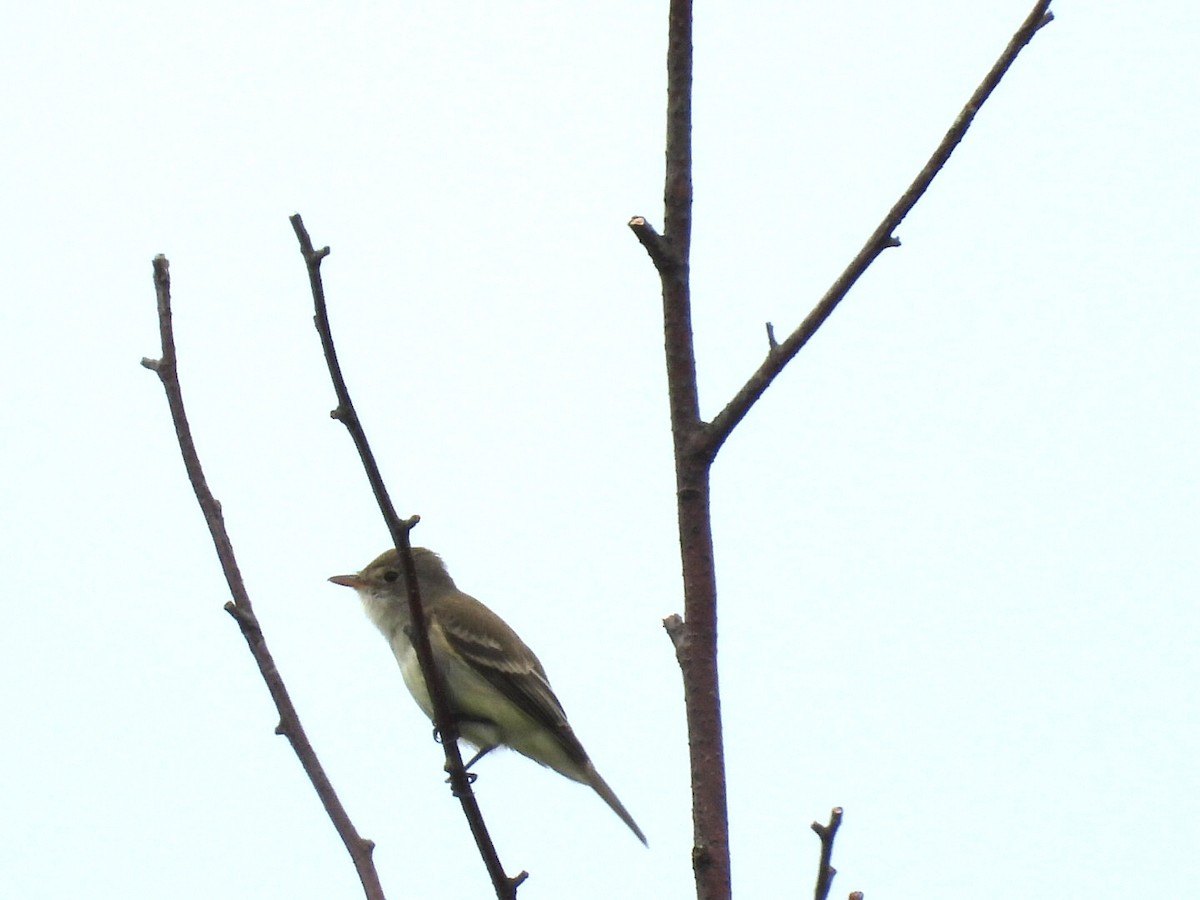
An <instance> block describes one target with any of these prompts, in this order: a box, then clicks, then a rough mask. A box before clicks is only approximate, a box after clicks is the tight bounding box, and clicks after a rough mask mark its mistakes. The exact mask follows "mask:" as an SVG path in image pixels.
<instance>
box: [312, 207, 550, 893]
mask: <svg viewBox="0 0 1200 900" xmlns="http://www.w3.org/2000/svg"><path fill="white" fill-rule="evenodd" d="M290 221H291V223H292V228H293V229H294V230H295V232H296V238H297V240H299V242H300V252H301V253H302V254H303V256H304V264H305V266H306V267H307V269H308V280H309V285H310V286H311V288H312V295H313V303H314V308H315V315H314V317H313V321H314V323H315V324H316V327H317V333H318V334H319V335H320V336H321V347H322V349H323V350H324V352H325V362H326V365H327V366H328V367H329V376H330V378H331V379H332V380H333V388H334V392H335V393H336V394H337V400H338V405H337V408H336V409H335V410H333V411H332V412H331V413H330V416H331V417H332V418H334V419H337V420H338V421H340V422H341V423H342V424H343V425H345V426H346V430H347V431H349V432H350V437H351V438H352V439H353V441H354V446H355V447H356V448H357V449H358V455H359V458H360V459H361V460H362V464H363V468H364V469H365V470H366V473H367V480H368V481H369V482H370V483H371V490H372V492H373V493H374V494H375V500H376V502H377V503H378V504H379V511H380V512H381V513H382V514H383V519H384V522H386V523H387V527H388V532H389V533H390V534H391V536H392V542H393V543H394V544H395V545H396V551H397V552H398V553H399V554H400V558H401V560H402V561H403V566H404V572H405V584H406V587H407V590H408V605H409V609H410V611H411V613H412V622H413V629H412V631H413V633H412V643H413V647H414V649H415V650H416V651H417V661H418V662H419V664H420V666H421V674H422V676H424V678H425V684H426V685H427V686H428V688H429V698H430V702H431V703H432V705H433V712H434V725H435V726H436V727H437V731H438V734H439V735H440V736H441V739H442V750H443V751H444V752H445V754H446V772H447V773H448V774H449V776H450V789H451V792H452V793H453V794H454V796H455V797H457V798H458V799H459V802H460V803H461V804H462V808H463V815H465V816H466V818H467V822H468V824H469V825H470V828H471V834H472V835H473V836H474V837H475V844H476V846H477V847H478V848H479V853H480V856H482V857H483V862H484V865H485V866H486V867H487V870H488V875H489V876H490V877H491V879H492V886H493V887H494V888H495V890H496V896H497V897H498V898H500V900H513V898H515V897H516V895H517V887H518V886H519V885H520V884H521V882H523V881H524V880H525V879H526V878H528V877H529V874H528V873H527V872H521V873H520V874H518V875H517V876H516V877H514V878H509V877H508V876H507V875H506V874H505V873H504V867H503V866H502V865H501V863H500V857H499V856H498V855H497V853H496V847H495V845H494V844H493V843H492V838H491V835H490V834H488V830H487V825H486V824H485V823H484V821H483V813H482V812H480V809H479V803H478V802H477V801H476V799H475V794H474V792H473V791H472V790H471V778H470V776H469V775H468V774H467V771H466V768H465V767H464V766H463V761H462V754H461V753H460V752H459V749H458V726H457V724H456V723H455V721H454V716H453V714H452V713H451V711H450V703H449V700H448V699H447V697H448V695H447V692H446V686H445V682H444V680H443V678H442V674H441V672H440V671H438V669H437V666H436V665H435V664H434V661H433V649H432V647H431V646H430V644H429V630H428V624H427V622H426V619H425V612H424V607H423V605H422V603H421V595H420V591H419V590H418V588H417V578H416V573H415V570H414V567H413V561H412V545H411V543H410V541H409V533H410V532H411V531H412V529H413V527H414V526H415V525H416V524H417V522H419V521H420V517H419V516H413V517H412V518H410V519H401V518H400V517H399V516H398V515H396V510H395V507H394V506H393V505H392V500H391V497H390V496H389V495H388V492H387V488H386V487H385V486H384V483H383V476H382V475H381V474H380V471H379V466H378V465H377V464H376V462H375V454H374V453H372V452H371V446H370V444H368V443H367V435H366V432H365V431H364V430H363V427H362V423H361V421H360V420H359V417H358V413H357V412H356V411H355V409H354V403H353V401H352V400H351V399H350V391H349V389H348V388H347V387H346V381H345V378H343V377H342V369H341V366H340V365H339V363H338V358H337V350H336V349H335V347H334V345H333V333H332V331H331V330H330V327H329V314H328V312H327V310H326V307H325V287H324V285H323V284H322V281H321V261H322V260H323V259H324V258H325V257H326V256H328V255H329V248H328V247H322V248H321V249H320V250H314V249H313V245H312V240H311V239H310V238H309V236H308V231H307V230H305V228H304V222H303V220H302V219H301V218H300V216H299V215H298V214H297V215H294V216H292V217H291V219H290Z"/></svg>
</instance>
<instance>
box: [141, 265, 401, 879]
mask: <svg viewBox="0 0 1200 900" xmlns="http://www.w3.org/2000/svg"><path fill="white" fill-rule="evenodd" d="M154 290H155V293H156V295H157V297H158V330H159V335H160V337H161V341H162V356H161V357H160V358H159V359H148V358H147V359H143V360H142V365H143V366H145V367H146V368H147V369H150V370H151V371H153V372H156V373H158V378H159V381H161V382H162V386H163V390H164V391H166V394H167V405H168V406H169V407H170V410H171V421H172V422H173V423H174V424H175V435H176V437H177V438H178V440H179V450H180V452H181V453H182V454H183V464H184V467H185V468H186V469H187V475H188V480H189V481H190V482H191V483H192V490H194V491H195V492H196V500H197V501H199V503H200V509H201V510H202V511H203V513H204V520H205V522H207V523H208V531H209V534H211V535H212V539H213V544H214V545H216V548H217V557H218V558H219V559H220V561H221V569H222V570H223V571H224V573H225V582H226V584H228V585H229V593H230V594H231V595H232V596H233V600H232V601H231V602H229V603H226V604H225V611H226V612H228V613H229V614H230V615H231V616H233V618H234V621H236V622H237V623H238V627H239V628H240V629H241V631H242V636H243V637H244V638H245V639H246V644H247V645H248V646H249V648H250V652H251V654H253V656H254V661H255V662H256V663H257V664H258V671H259V672H260V673H261V674H262V677H263V680H264V681H265V682H266V683H267V689H268V690H269V691H270V692H271V699H272V700H274V701H275V708H276V709H277V710H278V711H279V724H278V725H277V726H276V728H275V733H276V734H282V735H284V736H285V737H286V738H287V739H288V741H289V742H290V743H291V745H292V750H293V751H295V753H296V756H297V757H298V758H299V759H300V764H301V766H303V767H304V771H305V773H306V774H307V775H308V779H309V781H311V782H312V785H313V787H314V788H315V789H316V792H317V796H318V797H320V798H321V805H322V806H324V807H325V812H326V813H328V814H329V818H330V820H331V821H332V822H333V826H334V828H336V829H337V833H338V835H340V836H341V838H342V843H343V844H345V845H346V850H347V851H348V852H349V853H350V858H351V859H352V860H353V861H354V868H355V869H356V870H357V871H358V877H359V880H361V881H362V886H363V892H364V893H365V894H366V896H367V897H368V898H369V900H383V897H384V895H383V888H382V886H381V885H380V883H379V875H378V873H377V872H376V871H375V864H374V863H373V862H372V860H371V855H372V850H373V849H374V847H375V844H374V843H373V842H372V841H370V840H368V839H366V838H363V837H360V836H359V834H358V831H357V830H356V829H355V827H354V824H353V823H352V822H351V821H350V817H349V815H347V813H346V810H345V807H343V806H342V802H341V800H339V799H338V796H337V793H336V792H335V791H334V789H333V785H332V784H331V783H330V781H329V776H327V775H326V774H325V770H324V769H323V768H322V767H321V763H320V761H319V760H318V759H317V753H316V751H315V750H314V749H313V746H312V744H311V743H309V740H308V736H307V735H306V734H305V733H304V728H303V726H301V724H300V717H299V715H297V713H296V708H295V707H294V706H293V705H292V700H291V698H290V697H289V696H288V692H287V688H286V687H285V686H284V683H283V678H282V676H281V675H280V674H279V670H278V669H277V668H276V667H275V661H274V659H272V658H271V653H270V651H269V650H268V649H267V641H266V638H265V637H263V633H262V628H261V627H260V626H259V623H258V618H257V617H256V616H255V615H254V608H253V606H252V605H251V603H250V595H249V594H248V593H247V592H246V585H245V583H244V582H243V581H242V575H241V572H240V571H239V570H238V564H237V558H236V556H235V555H234V552H233V543H232V542H231V541H230V539H229V532H228V531H227V530H226V529H225V519H224V517H223V516H222V514H221V504H220V503H219V502H218V501H217V498H216V497H214V496H213V494H212V491H210V490H209V488H208V482H207V480H206V479H205V477H204V470H203V468H202V467H201V465H200V457H199V455H198V454H197V452H196V445H195V443H194V442H193V441H192V431H191V427H190V426H189V425H188V420H187V413H186V412H185V411H184V407H183V391H182V389H181V388H180V385H179V372H178V368H177V366H176V362H175V334H174V330H173V329H172V326H171V276H170V264H169V263H168V262H167V258H166V257H165V256H161V255H160V256H156V257H155V258H154Z"/></svg>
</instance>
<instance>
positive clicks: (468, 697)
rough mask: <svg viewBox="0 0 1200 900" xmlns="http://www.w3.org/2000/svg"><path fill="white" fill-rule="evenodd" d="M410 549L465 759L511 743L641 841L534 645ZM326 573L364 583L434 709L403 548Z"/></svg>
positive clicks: (407, 671)
mask: <svg viewBox="0 0 1200 900" xmlns="http://www.w3.org/2000/svg"><path fill="white" fill-rule="evenodd" d="M412 555H413V563H414V567H415V569H416V575H417V584H418V585H419V587H420V589H421V600H422V602H423V605H424V609H425V618H426V621H427V622H428V625H429V642H430V644H431V645H432V647H433V658H434V662H435V663H436V664H437V666H438V669H439V671H440V672H441V673H442V677H443V678H444V679H445V681H446V691H447V694H448V695H449V696H448V700H449V702H450V707H451V713H452V715H453V716H454V718H455V721H456V723H457V724H458V729H459V733H460V735H461V736H462V737H463V739H464V740H466V741H468V742H469V743H471V744H474V745H475V746H476V747H477V748H479V752H478V753H476V754H475V756H474V757H472V759H471V761H470V762H468V763H467V767H468V768H469V767H470V766H471V765H472V764H473V763H475V762H476V761H477V760H478V759H480V757H482V756H483V755H484V754H486V753H488V752H489V751H491V750H493V749H495V748H496V747H498V746H500V745H504V746H506V747H511V748H512V749H513V750H516V751H517V752H518V753H521V754H523V755H525V756H528V757H529V758H530V759H532V760H534V761H536V762H539V763H541V764H542V765H543V766H549V767H550V768H551V769H554V771H556V772H558V773H560V774H562V775H565V776H566V777H567V778H570V779H571V780H572V781H578V782H581V783H582V784H586V785H589V786H590V787H591V788H592V790H594V791H595V792H596V793H597V794H599V795H600V797H601V798H602V799H603V800H604V802H605V803H607V804H608V805H609V806H610V807H612V810H613V812H615V813H616V814H617V815H618V816H620V817H621V821H623V822H624V823H625V824H626V825H628V826H629V828H630V829H631V830H632V831H633V833H634V834H636V835H637V836H638V839H639V840H640V841H641V842H642V843H643V844H645V843H646V836H645V835H644V834H642V830H641V829H640V828H638V826H637V823H636V822H635V821H633V817H632V816H631V815H629V813H628V811H626V809H625V807H624V806H623V805H622V804H621V801H620V800H618V799H617V795H616V794H614V793H613V791H612V788H610V787H609V786H608V785H607V784H606V783H605V781H604V779H603V778H601V777H600V773H599V772H597V771H596V767H595V766H594V765H592V761H591V760H590V759H588V755H587V751H585V750H584V749H583V745H582V744H581V743H579V739H578V738H577V737H575V732H574V731H572V730H571V726H570V725H569V724H567V716H566V713H564V712H563V708H562V704H561V703H559V702H558V698H557V697H556V696H554V691H553V690H552V689H551V687H550V681H549V680H548V679H547V678H546V672H545V670H544V669H543V668H542V664H541V663H540V662H538V658H537V657H536V656H534V655H533V651H532V650H530V649H529V648H528V647H527V646H525V642H524V641H522V640H521V639H520V638H519V637H518V636H517V633H516V632H515V631H513V630H512V629H511V628H509V627H508V625H507V624H506V623H505V622H504V620H503V619H501V618H500V617H499V616H498V615H496V614H495V613H494V612H492V611H491V610H490V609H488V608H487V607H486V606H484V605H483V604H482V603H480V602H479V601H478V600H476V599H475V598H474V597H471V596H470V595H468V594H464V593H463V592H462V591H460V590H459V589H458V588H457V587H455V585H454V579H452V578H451V577H450V573H449V572H447V571H446V566H445V564H444V563H443V562H442V560H441V557H439V556H438V555H437V554H436V553H434V552H433V551H432V550H426V549H425V548H424V547H414V548H413V550H412ZM329 580H330V581H332V582H333V583H334V584H341V585H345V586H346V587H352V588H354V589H355V590H357V591H358V596H359V597H360V598H361V600H362V603H363V607H364V608H365V609H366V611H367V616H368V617H369V618H370V619H371V621H372V622H374V623H375V625H376V627H378V628H379V630H380V631H381V632H383V636H384V637H385V638H387V639H388V643H389V644H391V647H392V653H393V654H395V656H396V661H397V662H398V663H399V664H400V673H401V674H402V675H403V676H404V684H405V685H406V686H407V687H408V690H409V693H411V694H412V695H413V699H414V700H416V701H417V705H418V706H420V707H421V709H422V711H424V713H425V715H427V716H429V718H430V719H432V718H433V705H432V703H430V700H429V691H428V690H427V689H426V687H425V679H424V678H423V677H422V675H421V667H420V665H419V664H418V663H417V654H416V651H415V650H414V649H413V646H412V642H411V640H410V639H409V634H410V629H411V627H412V617H411V615H410V613H409V609H408V596H407V593H406V591H405V586H404V577H403V572H402V571H401V565H400V557H399V554H398V553H397V552H396V551H395V550H394V549H392V550H386V551H384V552H383V554H381V555H380V556H379V557H378V558H377V559H376V560H375V561H374V562H372V563H371V564H370V565H368V566H367V567H366V568H365V569H363V570H362V571H361V572H359V573H358V574H357V575H335V576H333V577H332V578H330V579H329Z"/></svg>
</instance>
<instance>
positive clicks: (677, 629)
mask: <svg viewBox="0 0 1200 900" xmlns="http://www.w3.org/2000/svg"><path fill="white" fill-rule="evenodd" d="M663 629H664V630H665V631H666V632H667V637H669V638H670V639H671V643H672V644H674V645H675V652H676V653H678V652H679V650H680V648H681V647H682V646H683V643H684V640H685V639H686V637H687V635H686V630H685V629H684V627H683V616H681V615H679V613H671V615H669V616H667V617H666V618H665V619H663Z"/></svg>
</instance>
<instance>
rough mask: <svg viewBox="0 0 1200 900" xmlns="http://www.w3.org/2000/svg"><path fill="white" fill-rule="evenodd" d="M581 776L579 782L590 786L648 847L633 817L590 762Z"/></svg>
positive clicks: (648, 844)
mask: <svg viewBox="0 0 1200 900" xmlns="http://www.w3.org/2000/svg"><path fill="white" fill-rule="evenodd" d="M583 776H584V777H583V778H582V779H581V780H582V781H583V782H584V783H586V784H589V785H591V788H592V790H594V791H595V792H596V793H597V794H599V795H600V798H601V799H602V800H603V801H604V802H605V803H607V804H608V805H609V808H611V809H612V811H613V812H615V813H616V814H617V815H618V816H620V817H621V821H622V822H624V823H625V824H626V825H628V826H629V830H630V831H632V832H633V833H634V834H636V835H637V838H638V840H639V841H641V842H642V843H643V844H645V845H646V846H647V847H649V846H650V842H649V841H647V840H646V835H644V834H642V829H640V828H638V824H637V822H635V821H633V816H631V815H630V814H629V810H627V809H626V808H625V805H624V804H623V803H621V801H620V800H618V799H617V795H616V794H614V793H613V789H612V788H610V787H609V786H608V782H606V781H605V780H604V779H603V778H601V777H600V773H599V772H597V771H596V767H595V766H593V765H592V762H591V760H588V763H587V767H586V768H585V769H584V771H583Z"/></svg>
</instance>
